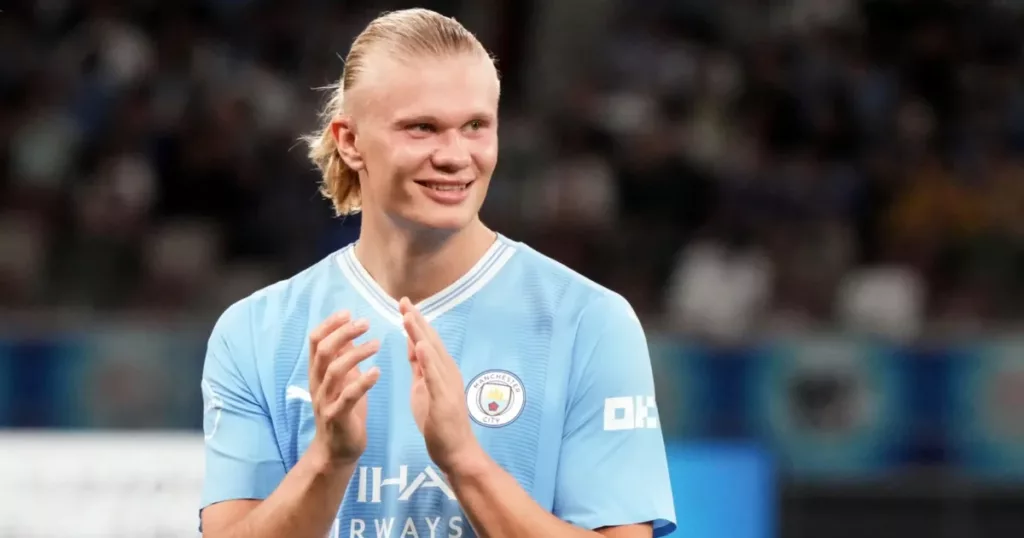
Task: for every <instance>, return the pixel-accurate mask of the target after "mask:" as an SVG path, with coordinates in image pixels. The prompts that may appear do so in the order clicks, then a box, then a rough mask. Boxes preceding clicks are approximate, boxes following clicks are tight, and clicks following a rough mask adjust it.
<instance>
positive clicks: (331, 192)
mask: <svg viewBox="0 0 1024 538" xmlns="http://www.w3.org/2000/svg"><path fill="white" fill-rule="evenodd" d="M341 96H342V90H341V88H337V89H335V91H334V95H332V96H331V99H330V101H329V102H328V103H327V107H326V108H325V110H324V112H323V122H322V126H321V128H320V132H319V134H316V133H314V134H312V135H309V136H306V137H303V139H304V140H305V141H306V144H307V145H308V146H309V159H310V160H311V161H313V164H315V165H316V167H317V168H318V169H319V170H320V175H321V178H322V179H321V183H320V194H322V195H323V196H324V198H327V199H328V200H330V201H331V203H332V204H334V212H335V213H336V214H337V215H338V216H342V215H350V214H352V213H358V212H359V210H360V196H359V194H360V193H359V174H358V173H357V172H356V171H355V170H352V169H351V168H349V167H348V165H347V164H345V161H344V159H342V158H341V154H340V153H339V152H338V143H337V141H335V140H334V134H333V133H331V121H333V119H334V117H335V116H337V115H338V114H339V113H340V112H341V104H342V97H341Z"/></svg>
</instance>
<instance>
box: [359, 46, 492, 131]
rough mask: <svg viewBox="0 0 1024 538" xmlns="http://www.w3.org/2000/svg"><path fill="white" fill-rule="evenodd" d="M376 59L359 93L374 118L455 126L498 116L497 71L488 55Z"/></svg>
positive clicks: (360, 85)
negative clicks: (427, 118) (471, 119)
mask: <svg viewBox="0 0 1024 538" xmlns="http://www.w3.org/2000/svg"><path fill="white" fill-rule="evenodd" d="M374 60H375V61H374V62H373V63H372V64H370V68H369V69H368V70H367V71H368V72H367V73H366V75H367V76H366V77H365V79H364V80H363V81H362V82H363V83H362V84H359V88H360V92H363V93H364V95H363V97H364V99H363V102H364V106H365V107H366V111H367V112H368V113H369V114H371V115H373V116H375V117H378V118H380V119H384V120H389V121H393V120H396V119H399V118H403V117H415V116H432V117H435V118H438V119H441V120H449V119H450V120H452V121H456V120H460V119H463V118H465V117H468V116H474V115H482V114H491V115H493V114H496V113H497V108H498V96H499V93H500V86H499V83H498V76H497V71H496V70H495V68H494V64H493V63H492V62H491V60H490V59H489V58H487V57H486V56H484V55H480V54H458V55H452V56H446V57H423V58H412V59H408V60H403V61H398V60H394V59H391V58H380V57H378V58H375V59H374Z"/></svg>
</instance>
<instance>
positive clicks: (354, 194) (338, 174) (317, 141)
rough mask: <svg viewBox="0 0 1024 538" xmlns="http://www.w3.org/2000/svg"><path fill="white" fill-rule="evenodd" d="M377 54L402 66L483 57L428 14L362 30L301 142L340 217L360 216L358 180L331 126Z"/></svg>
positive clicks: (386, 17)
mask: <svg viewBox="0 0 1024 538" xmlns="http://www.w3.org/2000/svg"><path fill="white" fill-rule="evenodd" d="M379 50H382V51H383V52H385V53H387V55H388V57H392V58H398V59H402V60H406V59H412V58H416V57H423V56H447V55H452V54H456V53H467V52H469V53H473V52H480V53H484V54H486V51H485V50H484V48H483V45H481V44H480V42H479V41H478V40H477V38H476V36H474V35H473V34H472V33H471V32H470V31H469V30H467V29H466V28H465V27H464V26H462V24H460V23H459V22H458V21H456V20H455V19H453V18H451V17H445V16H444V15H441V14H439V13H437V12H434V11H431V10H429V9H419V8H417V9H405V10H401V11H393V12H390V13H384V14H382V15H380V16H379V17H377V18H376V19H374V20H373V21H372V22H370V24H369V25H367V27H366V28H365V29H363V31H362V32H361V33H360V34H359V35H358V36H357V37H356V39H355V41H354V42H353V43H352V48H351V49H350V50H349V53H348V55H347V56H346V57H345V67H344V70H343V71H342V74H341V79H340V80H339V81H338V83H337V84H334V85H332V86H329V87H328V88H327V89H328V90H330V91H331V96H330V99H329V100H328V101H327V104H326V106H325V107H324V109H323V111H322V112H321V113H320V121H321V125H320V128H319V129H318V130H317V131H316V132H314V133H312V134H310V135H308V136H305V137H303V139H304V140H305V142H306V144H307V145H308V146H309V158H310V159H311V160H312V161H313V164H315V165H316V167H317V168H319V169H320V173H321V175H322V177H323V179H322V183H321V185H320V193H321V194H322V195H323V196H324V197H325V198H327V199H328V200H330V201H331V202H332V203H333V204H334V210H335V212H336V213H337V214H338V215H339V216H340V215H349V214H352V213H356V212H358V211H359V210H360V209H361V202H362V200H361V196H360V189H359V174H358V173H357V172H356V171H355V170H352V169H351V168H349V167H348V165H346V164H345V161H344V160H343V159H342V158H341V154H340V153H339V152H338V145H337V141H336V140H335V139H334V135H333V133H332V132H331V122H332V121H334V119H335V118H336V117H338V116H339V115H340V114H342V113H343V112H344V111H345V103H344V96H345V92H347V91H349V90H350V89H352V88H353V87H354V86H355V85H356V84H357V83H358V82H359V79H360V78H361V77H362V75H363V73H365V72H366V70H367V69H368V66H367V58H368V56H369V55H370V53H371V52H375V51H379Z"/></svg>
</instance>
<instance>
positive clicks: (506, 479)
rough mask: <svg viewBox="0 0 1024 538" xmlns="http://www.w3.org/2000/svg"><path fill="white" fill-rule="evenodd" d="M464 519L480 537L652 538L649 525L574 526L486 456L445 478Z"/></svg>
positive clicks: (472, 461) (472, 460)
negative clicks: (466, 519) (535, 497)
mask: <svg viewBox="0 0 1024 538" xmlns="http://www.w3.org/2000/svg"><path fill="white" fill-rule="evenodd" d="M448 480H449V482H451V484H452V489H453V490H454V491H455V496H456V497H457V498H458V499H459V504H460V505H461V506H462V509H463V511H464V512H465V513H466V517H467V518H468V519H469V522H470V524H472V526H473V529H474V530H475V531H476V532H477V534H478V535H479V536H481V538H532V537H541V536H558V537H560V538H588V537H594V538H597V537H600V536H605V537H608V538H651V536H652V535H653V531H652V530H651V525H650V524H649V523H643V524H637V525H621V526H609V527H604V528H600V529H597V530H594V531H591V530H586V529H584V528H581V527H576V526H573V525H572V524H571V523H567V522H565V521H562V520H561V519H559V518H558V517H556V516H554V515H552V514H551V513H550V512H548V511H547V510H545V509H543V508H541V506H540V505H538V504H537V503H536V502H534V500H533V499H531V498H530V496H529V494H527V493H526V491H525V490H523V488H522V487H520V486H519V483H518V482H516V479H515V478H513V477H512V476H511V475H510V474H508V473H507V472H505V470H504V469H502V468H501V467H500V466H498V464H497V463H495V462H494V461H493V460H491V459H490V458H489V457H488V456H487V455H486V454H484V453H482V452H481V453H480V455H478V456H477V457H475V458H472V459H468V460H467V464H466V466H465V467H462V468H460V469H457V470H453V471H452V473H451V474H449V475H448Z"/></svg>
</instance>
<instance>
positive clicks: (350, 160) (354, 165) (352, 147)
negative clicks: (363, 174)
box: [331, 116, 364, 172]
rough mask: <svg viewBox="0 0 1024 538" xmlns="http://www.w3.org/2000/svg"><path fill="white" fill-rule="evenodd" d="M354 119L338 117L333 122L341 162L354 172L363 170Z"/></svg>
mask: <svg viewBox="0 0 1024 538" xmlns="http://www.w3.org/2000/svg"><path fill="white" fill-rule="evenodd" d="M353 127H354V126H353V124H352V118H349V117H347V116H337V117H335V118H334V119H333V120H331V135H332V136H333V137H334V142H335V144H337V145H338V153H339V154H340V155H341V160H343V161H345V164H346V165H347V166H348V167H349V168H350V169H352V170H355V171H357V172H358V171H359V170H362V169H363V166H364V165H363V157H362V155H360V154H359V150H358V149H356V133H355V130H354V129H353Z"/></svg>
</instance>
